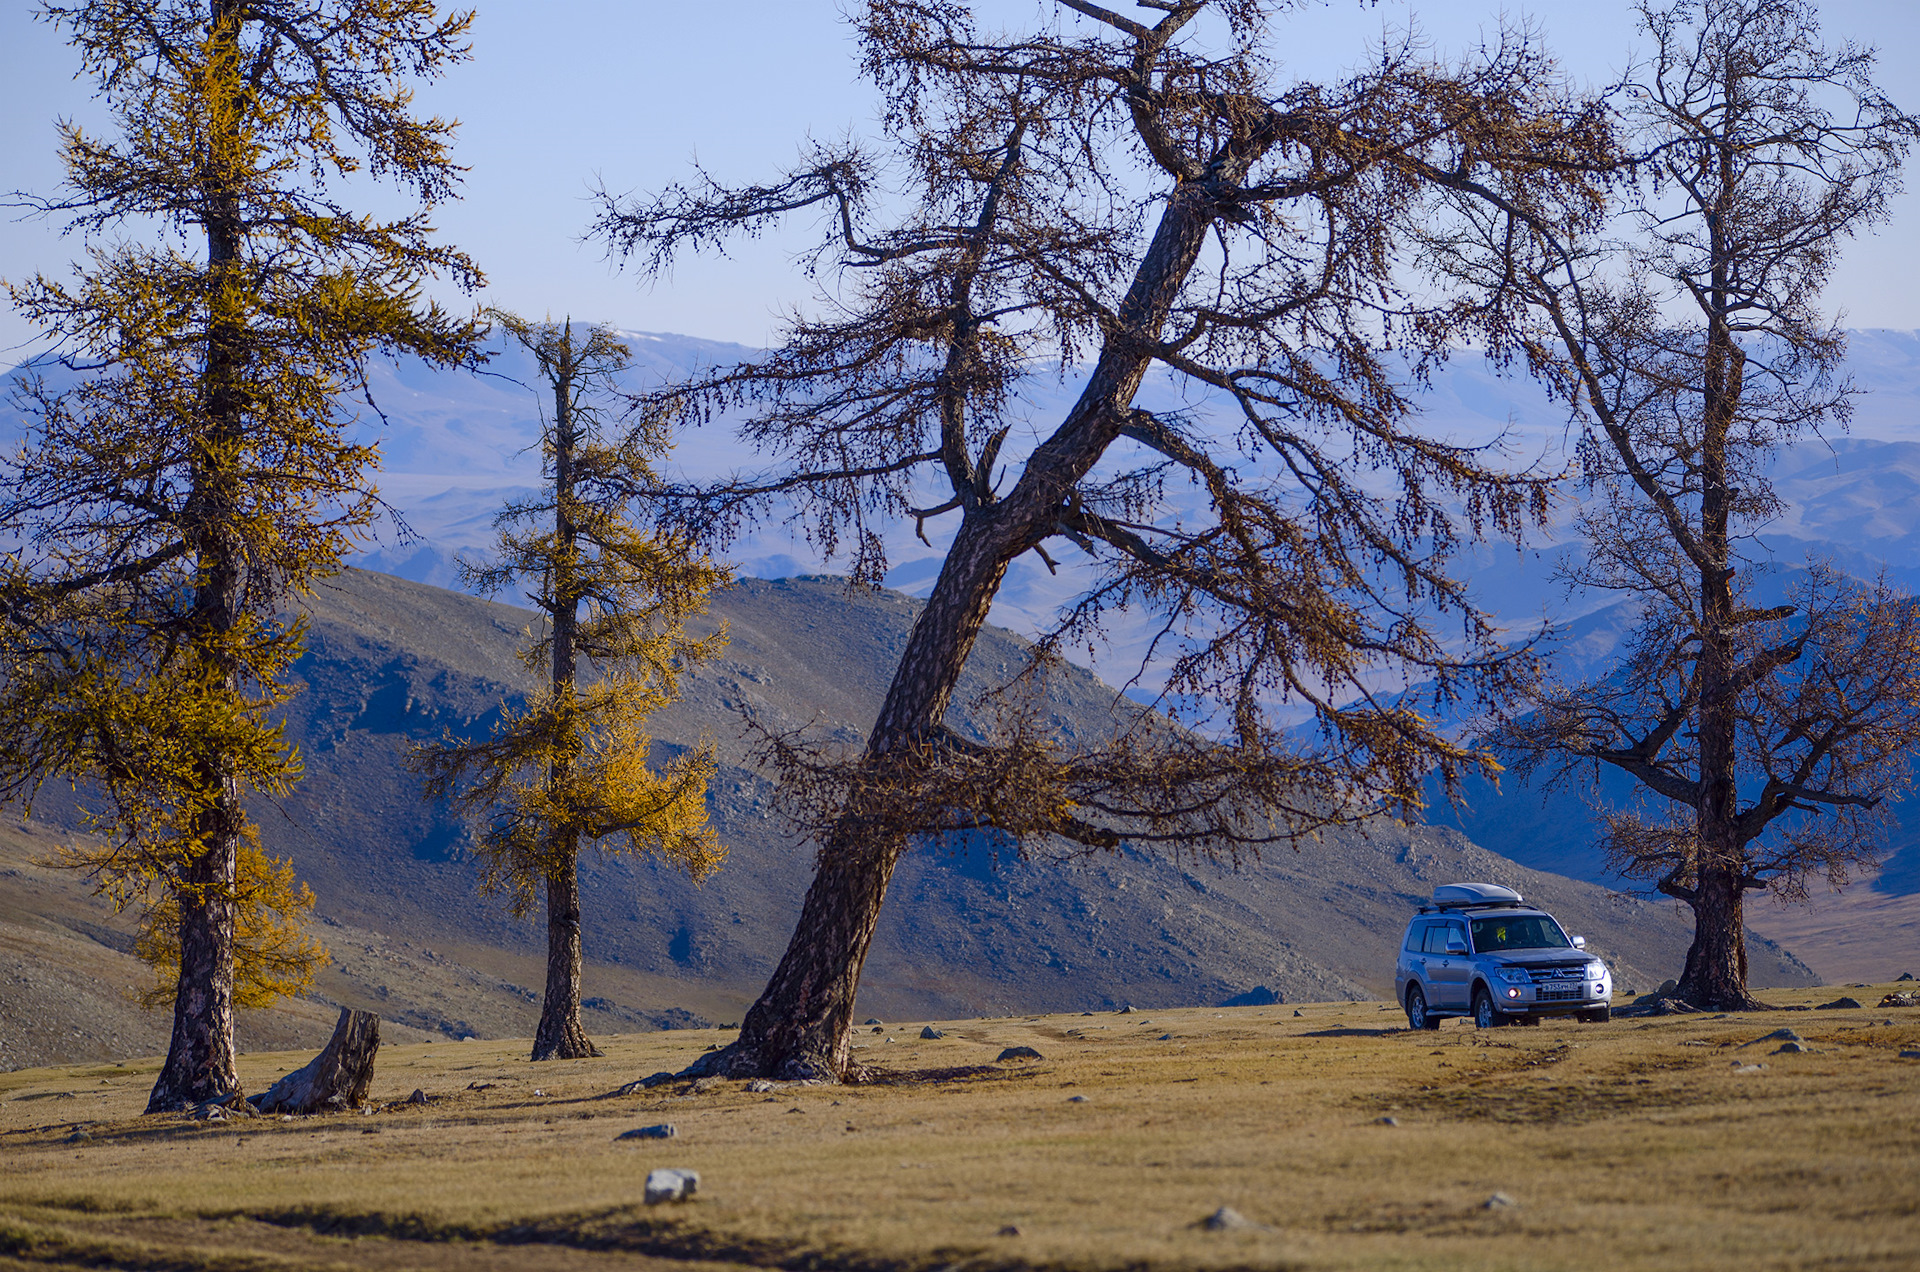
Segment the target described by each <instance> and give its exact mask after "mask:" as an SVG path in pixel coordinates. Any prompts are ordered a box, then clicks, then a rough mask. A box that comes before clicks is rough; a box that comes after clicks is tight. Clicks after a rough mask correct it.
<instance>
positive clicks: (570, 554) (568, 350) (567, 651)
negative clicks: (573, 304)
mask: <svg viewBox="0 0 1920 1272" xmlns="http://www.w3.org/2000/svg"><path fill="white" fill-rule="evenodd" d="M573 377H574V362H573V328H572V326H571V325H569V326H568V327H567V328H566V330H565V334H564V336H563V338H562V342H561V345H560V351H559V358H558V360H557V362H556V364H555V367H554V373H553V537H554V554H553V672H552V685H553V710H555V711H557V712H560V713H561V715H562V723H563V727H561V728H560V729H557V730H556V731H555V732H556V735H557V736H558V738H559V742H558V745H559V747H560V750H559V751H558V752H557V753H556V754H555V755H554V759H553V762H552V764H551V765H550V766H549V769H548V772H547V781H548V784H549V787H550V789H553V790H559V789H561V788H563V787H564V786H565V785H566V784H567V782H568V781H569V780H570V779H571V778H572V776H573V753H572V751H571V750H570V749H569V748H571V747H572V746H573V745H574V744H575V741H576V737H577V734H578V732H579V723H578V721H577V720H576V719H575V718H574V714H573V711H574V704H575V700H576V699H575V695H576V693H577V690H576V688H575V683H576V677H577V675H578V664H579V655H578V651H577V649H576V646H575V642H576V637H577V633H578V629H579V612H580V581H579V571H578V569H577V568H576V567H577V554H578V552H579V548H578V539H579V528H578V526H576V525H575V524H574V517H573V461H574V450H575V449H576V447H577V446H578V445H579V440H580V439H579V437H578V436H577V435H576V434H575V432H574V419H573ZM547 837H548V843H547V991H546V994H545V996H544V997H543V998H542V999H541V1003H540V1027H539V1028H538V1029H537V1030H536V1031H535V1032H534V1035H533V1058H534V1059H535V1060H579V1059H582V1058H584V1057H587V1056H597V1055H599V1054H600V1051H599V1049H598V1048H596V1047H595V1046H594V1045H593V1043H592V1042H590V1041H589V1040H588V1039H587V1034H586V1031H585V1030H584V1029H582V1028H581V1027H580V835H579V832H578V831H577V830H576V829H575V828H573V827H572V826H560V825H556V826H549V827H547Z"/></svg>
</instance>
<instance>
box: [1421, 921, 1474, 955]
mask: <svg viewBox="0 0 1920 1272" xmlns="http://www.w3.org/2000/svg"><path fill="white" fill-rule="evenodd" d="M1449 936H1455V937H1458V938H1460V939H1461V940H1462V941H1465V940H1466V937H1467V932H1466V929H1465V928H1463V927H1461V926H1460V924H1458V923H1435V924H1434V925H1433V926H1432V927H1429V928H1428V929H1427V953H1429V954H1445V953H1446V952H1447V937H1449Z"/></svg>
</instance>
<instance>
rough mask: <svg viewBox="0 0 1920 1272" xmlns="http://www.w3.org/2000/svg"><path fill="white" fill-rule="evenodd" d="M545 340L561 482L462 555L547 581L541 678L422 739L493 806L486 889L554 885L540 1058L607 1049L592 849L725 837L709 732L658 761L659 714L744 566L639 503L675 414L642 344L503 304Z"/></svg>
mask: <svg viewBox="0 0 1920 1272" xmlns="http://www.w3.org/2000/svg"><path fill="white" fill-rule="evenodd" d="M494 317H495V319H496V321H497V322H498V323H499V325H500V327H501V328H502V329H503V330H505V332H506V333H507V335H508V336H509V337H511V338H512V339H513V340H515V341H517V342H518V343H519V344H520V345H521V346H522V347H524V348H525V349H526V350H527V351H528V352H529V353H531V354H532V355H533V357H534V360H535V362H536V363H537V365H538V366H539V369H540V374H541V377H542V378H543V379H544V380H545V382H546V388H547V389H548V390H550V391H551V393H552V403H553V409H552V412H551V414H548V413H547V412H546V411H544V410H543V411H542V429H541V438H540V444H541V452H542V454H543V456H544V457H545V467H546V476H547V485H546V487H545V489H544V490H543V491H542V492H541V493H540V494H539V495H537V496H535V497H533V498H530V499H525V500H518V501H515V502H513V503H510V504H508V505H507V506H506V507H505V508H503V509H502V510H501V512H500V514H499V516H498V518H497V519H496V524H497V527H498V530H499V543H498V550H497V551H496V553H495V554H494V555H493V556H492V557H491V558H490V559H489V560H487V561H485V562H483V563H479V564H466V565H465V566H464V570H465V574H466V578H467V581H468V583H469V584H470V585H471V586H473V587H474V588H475V589H476V590H478V591H480V592H482V593H484V594H489V595H491V594H496V593H499V592H501V591H504V590H505V589H507V588H509V587H512V586H514V585H516V584H527V585H530V590H529V591H528V592H527V593H526V595H527V599H528V600H530V601H532V602H533V604H534V605H535V606H536V607H537V608H538V609H539V610H540V611H541V612H542V613H543V614H544V615H545V620H544V624H543V625H542V626H541V627H540V628H539V629H538V630H537V632H534V633H530V634H532V635H533V636H534V639H533V640H532V641H531V642H530V643H529V644H528V646H527V647H526V649H525V650H523V651H522V653H521V659H522V661H523V662H524V663H525V664H526V666H527V668H528V670H530V671H533V672H536V673H538V674H540V675H541V677H542V684H541V687H540V690H539V692H537V693H536V694H534V695H533V697H532V698H531V699H530V700H529V701H528V702H527V703H526V704H525V705H524V706H522V707H520V708H517V709H516V708H509V709H507V710H506V711H505V712H504V713H503V715H502V718H501V720H500V722H499V724H498V725H497V726H496V727H495V729H494V731H493V733H492V735H491V736H489V737H487V738H485V739H483V740H468V739H460V738H456V737H453V736H451V735H449V736H448V738H447V739H446V741H445V742H444V743H443V744H441V745H440V746H438V747H421V748H417V749H416V750H415V751H414V753H413V756H412V763H413V765H414V767H415V768H416V770H418V771H419V772H421V773H423V774H424V775H425V776H426V778H427V782H426V790H427V795H428V797H429V798H434V799H449V798H450V799H451V800H452V801H453V804H454V806H455V807H456V808H457V809H458V810H459V811H461V812H462V813H463V814H467V815H472V816H476V817H477V818H479V819H481V820H482V821H483V823H484V824H483V829H482V831H481V834H480V835H479V838H478V842H477V846H476V849H475V853H476V855H477V857H478V858H479V861H480V863H481V867H482V871H483V874H482V879H481V885H482V890H483V891H487V892H496V891H501V890H506V891H508V892H509V893H510V894H511V898H512V905H513V909H514V912H515V913H516V914H525V913H526V912H528V911H529V910H530V909H532V908H533V905H534V904H535V902H536V900H537V898H538V896H539V894H540V893H541V892H543V891H544V892H545V893H546V898H547V986H546V994H545V997H544V998H543V999H542V1001H541V1005H540V1024H539V1027H538V1029H537V1030H536V1031H535V1033H534V1038H533V1058H534V1059H535V1060H563V1059H578V1058H579V1057H581V1056H596V1055H599V1054H600V1052H599V1051H598V1050H597V1049H596V1048H595V1047H594V1045H593V1043H592V1042H591V1041H590V1040H588V1038H587V1035H586V1032H585V1031H584V1030H583V1029H582V1028H581V1024H580V973H581V952H580V866H579V863H580V852H581V849H582V847H583V846H586V845H598V846H600V847H601V849H602V850H604V851H608V852H624V853H629V854H633V855H636V856H638V855H654V856H658V857H660V858H662V859H664V860H667V861H671V862H674V863H676V864H678V865H680V866H682V867H684V868H685V869H686V871H687V872H688V873H689V874H691V875H692V876H693V877H694V878H695V879H701V878H704V877H706V875H708V874H709V873H711V872H712V871H713V870H714V869H715V868H716V867H718V866H719V864H720V862H721V859H722V857H723V856H724V851H723V849H722V848H721V845H720V842H719V838H718V836H716V835H715V833H714V832H713V830H712V828H711V827H710V826H708V824H707V811H706V796H707V783H708V780H709V779H710V778H711V777H712V776H713V772H714V767H715V760H714V746H713V742H712V740H711V739H703V740H702V741H701V742H700V743H699V744H698V745H696V746H694V747H692V748H690V749H688V750H686V751H684V752H682V753H681V754H680V755H679V756H678V757H676V758H674V759H672V760H671V761H669V762H668V763H666V764H665V765H663V766H662V767H660V768H659V769H657V770H656V769H654V768H652V767H651V766H650V763H649V757H650V753H651V751H652V746H653V742H652V739H651V738H650V737H649V736H648V734H647V731H646V726H647V719H648V717H649V716H651V715H652V714H653V713H654V712H655V711H657V710H659V709H660V708H661V707H663V706H665V705H667V704H668V703H670V702H672V701H673V700H674V699H675V698H676V697H677V696H678V683H679V678H680V676H681V674H682V673H683V672H684V671H685V670H687V669H688V668H689V667H690V666H691V665H693V664H694V663H697V662H700V661H702V660H704V659H707V658H710V657H712V656H713V655H714V654H715V653H716V652H717V651H718V650H719V649H720V648H721V647H722V646H723V645H724V644H725V641H726V632H725V629H724V627H723V628H721V629H720V630H718V631H716V632H714V633H713V634H712V635H709V636H706V637H704V638H695V637H693V636H692V635H690V634H689V633H688V631H687V626H686V625H687V622H688V620H690V619H692V618H694V617H696V616H697V615H699V614H700V613H702V612H703V611H704V610H705V608H706V605H707V599H708V597H709V595H710V594H711V593H712V591H713V589H714V588H716V587H719V586H721V585H723V584H725V583H726V581H727V578H728V574H727V571H726V570H725V569H724V568H723V567H721V566H719V565H716V564H714V563H713V562H712V561H710V560H708V559H707V558H706V557H705V556H703V555H701V554H700V553H699V552H697V551H695V550H693V549H692V547H691V545H690V544H689V543H688V542H687V541H685V540H684V539H680V538H675V537H673V536H669V535H664V534H658V533H649V532H648V531H647V530H645V529H643V528H642V527H640V526H639V525H637V524H636V523H635V521H634V520H633V518H634V515H635V511H636V509H637V508H639V507H641V506H643V505H644V504H645V503H646V502H647V501H648V500H650V499H651V498H653V497H654V496H655V495H657V493H658V490H659V486H660V482H659V478H658V476H657V474H656V473H655V471H654V468H653V465H654V463H655V462H656V461H657V460H659V459H660V458H661V456H663V455H664V454H665V453H666V452H667V450H668V449H669V445H670V441H671V434H670V433H669V432H668V430H667V426H666V422H665V420H664V418H663V417H662V416H660V415H658V414H650V413H647V412H645V411H640V412H636V411H635V410H634V409H633V408H634V406H635V403H634V400H633V399H632V398H630V397H629V396H628V395H626V394H624V393H623V392H622V391H621V390H620V387H619V383H618V380H617V376H618V374H619V372H620V371H621V370H623V369H624V368H625V367H626V366H627V365H628V362H629V359H630V354H629V351H628V349H627V347H626V345H624V344H623V343H621V341H620V339H619V336H618V333H616V332H615V331H613V330H612V329H611V328H608V327H604V326H594V327H587V328H584V329H582V328H579V327H576V326H575V325H574V324H572V323H570V322H559V323H554V322H542V323H534V322H528V321H526V320H524V319H522V318H518V317H516V316H514V315H512V314H507V313H500V312H498V311H495V314H494Z"/></svg>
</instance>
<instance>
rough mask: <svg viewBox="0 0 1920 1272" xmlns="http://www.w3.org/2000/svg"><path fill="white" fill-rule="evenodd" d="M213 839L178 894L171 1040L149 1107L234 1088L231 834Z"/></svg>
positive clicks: (176, 1106) (190, 1102)
mask: <svg viewBox="0 0 1920 1272" xmlns="http://www.w3.org/2000/svg"><path fill="white" fill-rule="evenodd" d="M215 842H216V845H217V846H216V847H214V848H212V849H210V850H209V851H208V852H207V853H206V854H205V855H203V856H202V857H201V858H200V859H199V860H198V861H196V862H195V863H194V867H193V870H192V872H191V873H192V875H193V878H192V879H191V880H190V883H191V885H192V887H191V888H189V889H183V890H182V891H181V894H180V977H179V980H178V982H177V984H176V987H175V989H174V994H173V1038H172V1041H171V1042H170V1043H169V1044H168V1046H167V1060H166V1063H165V1064H163V1065H161V1067H160V1076H159V1078H158V1079H156V1080H155V1082H154V1084H153V1091H152V1093H151V1094H150V1095H148V1097H147V1112H149V1113H175V1112H178V1111H180V1110H181V1109H186V1108H191V1107H193V1106H194V1105H196V1104H204V1103H206V1102H207V1101H209V1100H215V1101H220V1100H225V1099H227V1098H228V1097H230V1096H232V1095H233V1094H234V1093H235V1092H237V1091H238V1090H239V1089H240V1078H239V1075H238V1074H237V1073H236V1072H235V1070H234V1056H233V919H234V903H233V882H234V871H235V868H236V866H235V855H234V840H233V839H232V838H227V837H221V838H219V839H217V840H216V841H215Z"/></svg>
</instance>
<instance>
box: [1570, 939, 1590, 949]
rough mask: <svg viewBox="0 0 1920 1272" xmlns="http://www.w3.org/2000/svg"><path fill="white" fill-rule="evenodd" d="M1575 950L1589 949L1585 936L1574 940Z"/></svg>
mask: <svg viewBox="0 0 1920 1272" xmlns="http://www.w3.org/2000/svg"><path fill="white" fill-rule="evenodd" d="M1573 948H1574V949H1576V950H1584V949H1586V948H1587V938H1586V937H1584V936H1576V937H1574V938H1573Z"/></svg>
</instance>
